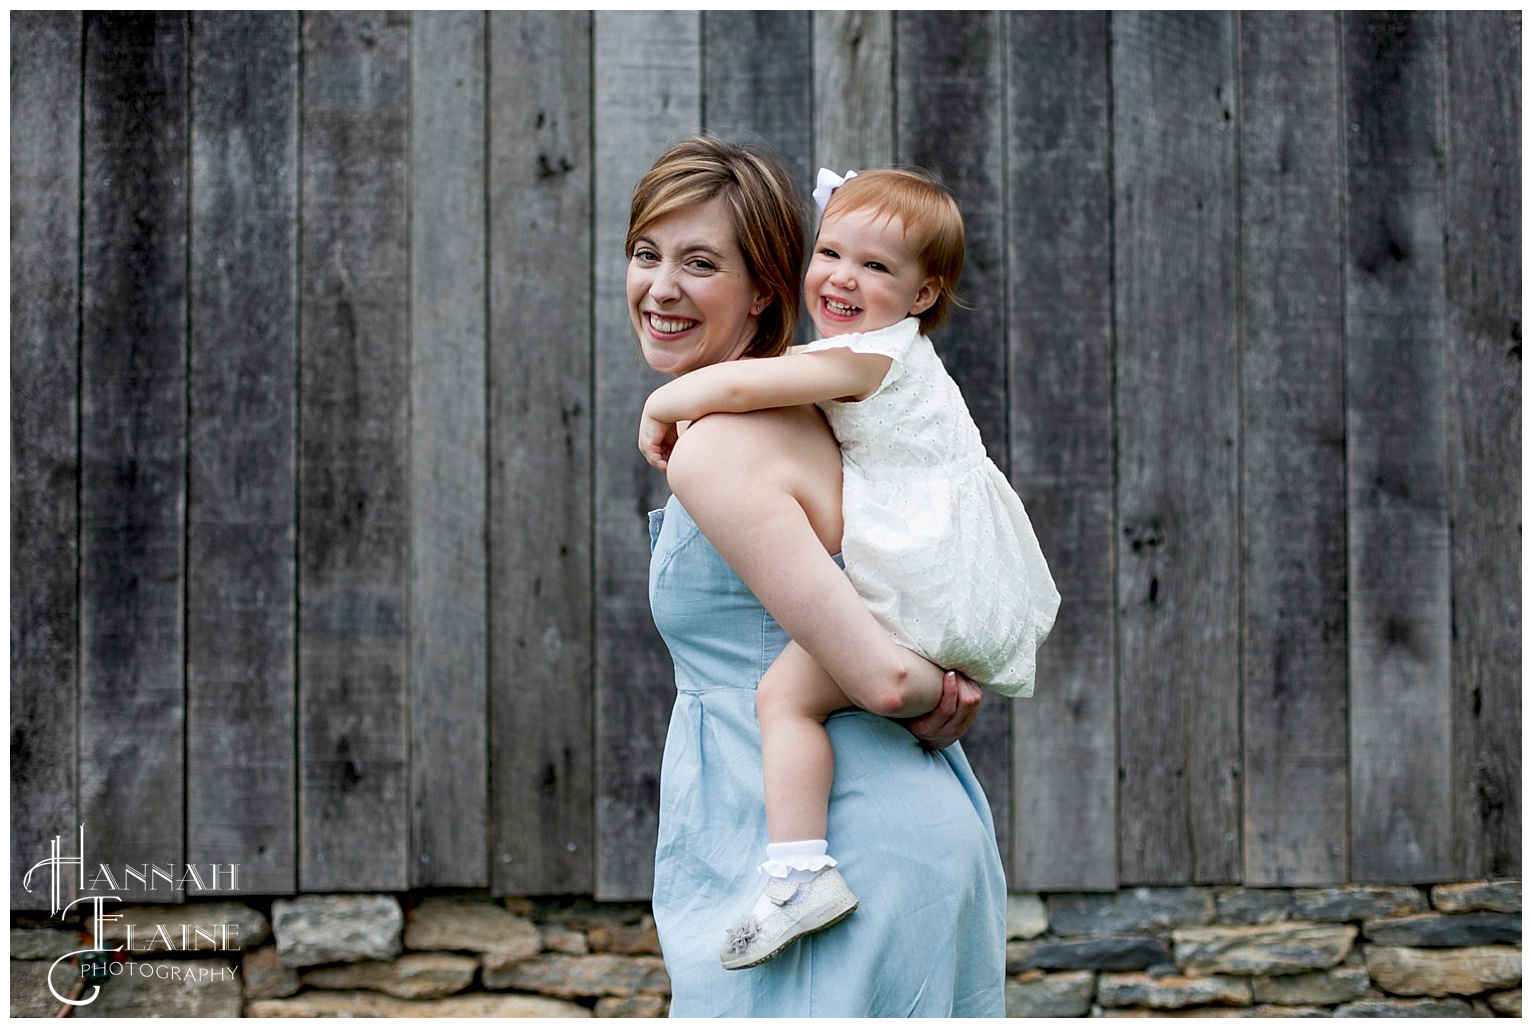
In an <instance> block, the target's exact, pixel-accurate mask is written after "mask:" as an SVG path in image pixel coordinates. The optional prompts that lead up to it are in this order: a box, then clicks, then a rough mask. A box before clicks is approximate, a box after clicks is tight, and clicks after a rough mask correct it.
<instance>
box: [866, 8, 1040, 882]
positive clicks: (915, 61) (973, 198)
mask: <svg viewBox="0 0 1532 1028" xmlns="http://www.w3.org/2000/svg"><path fill="white" fill-rule="evenodd" d="M894 25H895V33H896V38H897V39H899V40H908V41H909V43H910V44H912V45H903V46H898V47H896V56H895V64H894V68H895V71H894V75H895V79H896V82H897V88H896V90H895V95H896V107H897V112H898V113H897V117H896V121H895V130H896V137H897V148H896V152H897V154H898V162H899V163H900V164H906V165H913V166H915V167H919V168H925V169H926V170H928V171H930V172H932V173H933V174H935V175H936V177H937V178H938V179H940V180H941V182H942V183H943V184H944V185H946V186H947V188H948V189H950V190H951V191H952V194H953V196H954V197H955V198H956V199H957V203H958V207H959V209H960V210H961V211H962V212H963V227H964V234H965V237H966V239H965V243H966V254H965V259H964V263H963V276H962V281H961V282H959V284H958V293H959V295H960V296H961V297H963V298H964V306H962V307H957V308H954V310H953V311H952V313H951V315H950V316H949V317H948V319H947V322H946V324H944V325H943V326H942V327H941V328H940V329H938V330H937V331H936V333H935V334H934V335H933V336H932V342H933V343H934V344H935V346H936V352H937V353H938V354H939V355H940V356H941V359H942V362H943V363H944V364H945V365H946V367H947V371H948V372H949V373H950V374H951V375H952V377H953V378H954V379H955V380H956V381H957V384H958V386H959V387H960V388H961V389H962V391H963V399H964V400H965V401H967V403H968V410H969V413H971V414H972V415H973V419H974V421H975V423H977V424H978V426H979V431H980V432H981V433H982V434H983V436H984V445H985V448H986V449H987V450H988V451H989V455H990V457H991V458H992V459H993V460H994V461H995V464H996V465H997V466H998V467H999V468H1000V470H1001V471H1007V470H1008V469H1009V467H1010V455H1009V452H1008V446H1007V443H1008V440H1009V432H1008V426H1007V413H1006V407H1007V396H1006V382H1007V376H1008V374H1009V371H1010V368H1009V361H1008V359H1007V358H1008V353H1007V347H1006V344H1005V324H1006V285H1005V283H1006V281H1007V278H1006V267H1005V241H1004V224H1005V216H1004V211H1005V201H1004V194H1003V187H1004V183H1003V177H1004V176H1003V173H1002V168H1003V167H1004V131H1003V128H1002V121H1003V102H1004V97H1005V91H1004V89H1003V88H1002V85H1001V83H1002V76H1003V69H1004V60H1003V54H1002V49H1001V43H1002V40H1003V34H1002V32H1001V28H1000V26H1001V21H1000V15H999V14H998V13H996V12H982V11H980V12H961V13H958V12H950V11H947V12H936V11H902V12H900V13H899V14H898V15H897V16H896V18H895V23H894ZM1011 714H1012V710H1011V705H1010V704H1005V703H1000V702H993V703H991V704H990V705H988V706H987V707H986V708H985V709H984V710H983V711H982V712H981V714H980V717H979V719H978V721H977V722H976V723H975V725H974V728H973V730H972V731H971V732H969V733H968V735H967V736H966V737H965V738H964V739H963V749H964V750H965V751H966V752H967V754H968V758H969V760H970V761H971V762H972V763H973V768H974V773H975V774H976V775H977V776H978V778H979V781H980V782H981V783H982V784H983V786H984V792H985V794H986V795H987V796H988V797H989V803H990V808H991V811H992V812H993V813H994V817H995V836H996V840H997V841H998V842H999V844H1000V852H1001V853H1002V854H1003V855H1005V856H1006V858H1007V865H1008V867H1007V871H1008V872H1009V857H1010V852H1011V823H1010V822H1011V759H1010V757H1011Z"/></svg>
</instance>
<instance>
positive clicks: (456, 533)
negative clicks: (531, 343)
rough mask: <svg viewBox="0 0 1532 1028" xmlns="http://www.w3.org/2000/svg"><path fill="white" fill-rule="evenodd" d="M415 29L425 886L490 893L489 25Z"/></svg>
mask: <svg viewBox="0 0 1532 1028" xmlns="http://www.w3.org/2000/svg"><path fill="white" fill-rule="evenodd" d="M410 28H411V34H410V69H411V70H410V83H411V87H412V93H411V97H410V149H411V154H410V167H411V169H412V174H411V177H410V189H411V197H410V211H411V217H410V280H409V287H410V294H409V296H410V308H409V309H410V331H409V339H410V344H411V347H410V417H409V426H410V445H409V458H410V460H409V468H410V489H409V501H410V579H409V580H410V620H409V637H410V643H409V645H410V658H409V667H410V683H409V693H410V753H411V759H410V761H409V770H410V882H411V884H414V885H462V886H479V887H485V886H488V885H489V864H488V859H489V851H488V847H487V846H486V845H485V841H486V838H487V835H488V830H489V719H488V715H489V697H488V692H487V683H488V667H489V660H488V645H487V643H488V639H487V633H488V630H489V629H488V623H487V621H488V604H489V596H488V591H487V590H488V576H489V571H488V553H487V551H486V541H487V527H486V502H487V493H488V483H487V481H486V477H485V474H484V468H485V457H486V454H485V448H486V431H487V430H486V425H485V422H486V411H485V407H484V396H485V394H486V389H487V385H486V374H487V372H486V360H485V325H486V318H487V308H486V302H487V300H486V277H487V263H488V252H487V250H486V249H485V237H486V231H487V226H486V224H485V190H484V185H485V177H484V170H485V169H484V164H485V126H486V124H487V121H486V118H485V109H484V103H485V92H484V89H485V61H486V50H485V47H486V29H485V16H484V15H483V14H482V13H475V12H438V13H419V14H416V15H415V16H414V17H413V20H412V24H411V26H410ZM465 401H466V402H465ZM417 756H418V758H419V759H416V758H417Z"/></svg>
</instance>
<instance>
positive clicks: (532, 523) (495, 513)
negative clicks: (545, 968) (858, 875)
mask: <svg viewBox="0 0 1532 1028" xmlns="http://www.w3.org/2000/svg"><path fill="white" fill-rule="evenodd" d="M490 46H491V51H490V67H491V70H492V71H491V82H490V110H489V114H490V139H489V146H490V151H489V152H490V176H489V181H490V211H489V219H490V229H489V230H490V255H491V259H490V281H489V288H490V357H489V367H490V458H491V460H490V553H491V575H490V586H491V594H490V595H491V604H490V612H491V619H492V620H491V625H492V632H491V636H490V639H491V645H490V672H491V678H490V680H491V685H492V690H491V694H490V711H491V723H490V724H491V733H492V734H491V744H492V752H493V760H492V762H491V767H492V769H493V788H492V790H491V796H492V801H493V804H494V840H493V843H494V849H493V851H492V852H493V861H492V873H493V882H494V887H495V890H496V891H497V892H505V893H512V894H522V895H526V894H546V893H589V892H591V891H593V884H594V883H593V875H594V873H595V846H594V835H593V823H594V815H593V806H594V803H595V794H594V791H593V789H594V786H593V768H594V766H595V761H596V754H595V753H594V752H593V749H592V747H593V742H594V735H593V726H592V717H593V703H594V699H593V693H592V689H593V683H592V658H591V653H592V649H593V647H594V646H595V640H594V638H593V634H592V596H591V548H592V541H591V533H592V520H591V462H592V449H591V447H592V441H591V426H592V423H593V417H592V384H591V382H592V379H591V375H592V368H591V366H592V349H593V339H592V324H591V319H590V317H589V316H588V315H587V313H586V312H588V311H591V310H592V307H591V259H592V255H591V186H592V178H593V171H592V162H593V159H594V155H593V153H592V146H591V104H592V97H591V16H590V14H588V13H558V14H553V13H533V12H497V13H495V14H493V15H491V19H490ZM529 298H535V302H528V300H529Z"/></svg>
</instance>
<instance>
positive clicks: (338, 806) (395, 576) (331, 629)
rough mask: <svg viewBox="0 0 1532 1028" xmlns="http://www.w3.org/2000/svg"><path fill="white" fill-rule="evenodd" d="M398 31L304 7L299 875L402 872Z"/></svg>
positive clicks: (374, 882)
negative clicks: (309, 12)
mask: <svg viewBox="0 0 1532 1028" xmlns="http://www.w3.org/2000/svg"><path fill="white" fill-rule="evenodd" d="M409 35H410V27H409V19H408V16H407V15H404V14H399V13H388V14H371V15H370V14H359V13H352V12H347V13H343V14H314V15H305V16H304V19H303V54H304V60H303V112H302V116H303V126H304V139H303V186H302V188H303V232H302V239H303V243H302V253H301V256H300V262H299V266H300V271H301V275H300V279H299V281H300V283H301V288H302V291H303V293H302V318H301V327H300V333H301V338H300V369H299V375H300V382H301V386H300V392H299V415H298V416H299V438H300V444H299V470H298V523H299V536H298V612H299V613H298V675H299V678H298V747H299V749H298V759H299V767H298V772H299V775H298V804H299V809H298V818H299V831H298V840H299V863H298V882H299V887H300V888H301V889H303V890H305V891H340V890H352V889H404V888H407V887H408V885H409V879H410V875H409V868H408V863H409V861H408V849H409V796H410V786H409V728H408V710H409V697H408V681H407V674H406V671H407V668H406V664H407V656H408V631H409V626H408V619H409V570H410V564H409V526H410V522H409V510H410V508H409V495H408V493H409V473H408V465H407V455H408V450H407V446H408V440H409V421H408V418H409V363H408V357H409V350H408V344H409V319H408V310H409V264H408V256H409V237H408V231H409V229H408V217H407V215H408V206H409V203H408V201H409V192H408V174H407V166H408V158H409V146H408V141H409V100H410V81H409ZM318 426H324V429H323V431H317V430H316V429H317V428H318Z"/></svg>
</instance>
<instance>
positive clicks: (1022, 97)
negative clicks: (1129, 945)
mask: <svg viewBox="0 0 1532 1028" xmlns="http://www.w3.org/2000/svg"><path fill="white" fill-rule="evenodd" d="M1005 47H1006V91H1007V118H1006V123H1007V126H1008V127H1007V140H1006V150H1005V168H1006V178H1005V191H1006V195H1007V197H1008V198H1009V199H1008V202H1007V204H1006V210H1005V237H1006V259H1007V261H1008V264H1009V268H1010V271H1009V274H1008V276H1007V277H1008V279H1009V282H1008V290H1009V303H1010V321H1009V324H1008V325H1007V326H1006V327H1007V333H1006V338H1007V343H1008V347H1009V360H1010V367H1011V374H1010V388H1009V393H1008V398H1009V401H1010V440H1009V441H1010V453H1011V467H1012V470H1013V476H1012V477H1013V479H1014V480H1015V482H1016V484H1017V489H1018V491H1019V492H1020V493H1021V495H1022V499H1023V502H1025V504H1026V506H1027V512H1028V514H1029V515H1030V516H1031V518H1032V526H1033V528H1034V529H1035V530H1036V532H1037V535H1038V539H1039V541H1040V542H1041V543H1042V546H1043V552H1044V553H1045V554H1046V555H1047V558H1048V562H1049V566H1050V568H1051V570H1052V572H1053V577H1054V581H1055V582H1056V583H1057V585H1058V587H1059V592H1060V594H1061V596H1062V602H1061V604H1060V607H1059V615H1058V621H1057V623H1056V624H1055V625H1054V627H1053V632H1052V634H1051V635H1050V636H1049V637H1048V641H1047V643H1046V644H1045V645H1044V646H1043V648H1042V650H1041V651H1040V652H1039V653H1038V672H1037V690H1036V692H1035V693H1034V695H1033V697H1032V699H1030V700H1026V701H1022V702H1019V703H1016V704H1015V705H1014V715H1015V719H1014V722H1013V729H1012V731H1013V733H1014V734H1013V740H1012V743H1013V751H1012V762H1013V767H1014V769H1015V770H1014V779H1013V782H1014V786H1013V788H1014V798H1013V809H1014V812H1015V813H1014V818H1015V823H1014V827H1013V837H1012V860H1013V864H1012V867H1013V868H1014V871H1013V874H1012V878H1013V881H1014V883H1015V884H1016V885H1017V886H1018V887H1019V888H1023V889H1028V890H1039V891H1048V890H1061V889H1112V888H1116V886H1117V708H1116V689H1115V675H1116V667H1115V662H1114V657H1115V647H1114V645H1113V633H1114V631H1115V618H1114V613H1113V590H1112V546H1113V538H1114V534H1115V533H1114V532H1113V528H1112V519H1113V513H1114V512H1113V505H1112V249H1111V245H1112V231H1111V225H1112V222H1111V180H1110V177H1109V172H1110V167H1111V149H1110V147H1111V143H1110V129H1111V126H1110V123H1109V114H1108V111H1109V82H1108V79H1109V68H1108V64H1107V61H1108V56H1109V52H1110V43H1109V37H1108V21H1107V16H1106V15H1105V14H1104V13H1100V12H1097V13H1090V14H1054V13H1048V14H1042V13H1027V14H1024V13H1020V12H1013V13H1012V14H1011V15H1010V16H1009V17H1008V19H1007V26H1006V34H1005Z"/></svg>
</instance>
